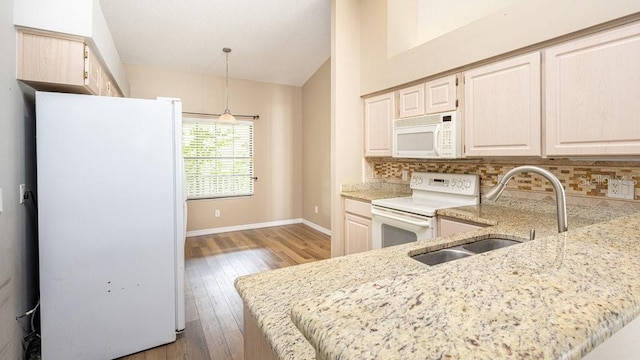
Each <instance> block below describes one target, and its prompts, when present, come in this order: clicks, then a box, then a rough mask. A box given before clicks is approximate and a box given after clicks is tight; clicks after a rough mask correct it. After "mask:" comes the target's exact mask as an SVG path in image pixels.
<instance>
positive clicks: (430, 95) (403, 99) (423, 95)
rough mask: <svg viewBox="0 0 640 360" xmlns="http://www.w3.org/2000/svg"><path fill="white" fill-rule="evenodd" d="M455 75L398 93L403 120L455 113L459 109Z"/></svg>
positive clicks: (399, 108)
mask: <svg viewBox="0 0 640 360" xmlns="http://www.w3.org/2000/svg"><path fill="white" fill-rule="evenodd" d="M456 88H457V81H456V76H455V75H450V76H446V77H443V78H439V79H436V80H432V81H428V82H426V83H424V84H420V85H415V86H411V87H408V88H404V89H401V90H399V91H398V94H399V97H400V99H399V104H398V111H399V113H400V117H401V118H406V117H411V116H419V115H425V114H435V113H440V112H445V111H453V110H455V109H456V108H457V107H458V102H457V96H456Z"/></svg>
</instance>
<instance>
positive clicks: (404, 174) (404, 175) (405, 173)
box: [402, 170, 408, 180]
mask: <svg viewBox="0 0 640 360" xmlns="http://www.w3.org/2000/svg"><path fill="white" fill-rule="evenodd" d="M407 175H408V172H407V170H402V180H407Z"/></svg>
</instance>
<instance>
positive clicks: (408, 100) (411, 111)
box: [398, 84, 425, 118]
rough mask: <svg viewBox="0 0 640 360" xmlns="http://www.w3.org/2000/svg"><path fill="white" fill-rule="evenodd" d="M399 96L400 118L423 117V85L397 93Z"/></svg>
mask: <svg viewBox="0 0 640 360" xmlns="http://www.w3.org/2000/svg"><path fill="white" fill-rule="evenodd" d="M398 93H399V94H400V100H399V102H400V117H401V118H405V117H411V116H418V115H424V100H425V99H424V84H420V85H416V86H412V87H409V88H406V89H402V90H400V91H398Z"/></svg>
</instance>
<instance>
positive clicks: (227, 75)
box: [222, 48, 231, 113]
mask: <svg viewBox="0 0 640 360" xmlns="http://www.w3.org/2000/svg"><path fill="white" fill-rule="evenodd" d="M222 51H224V52H225V54H226V56H227V71H226V76H225V85H224V95H225V97H226V99H227V103H226V106H225V109H224V112H225V113H231V111H230V110H229V53H230V52H231V49H230V48H224V49H222Z"/></svg>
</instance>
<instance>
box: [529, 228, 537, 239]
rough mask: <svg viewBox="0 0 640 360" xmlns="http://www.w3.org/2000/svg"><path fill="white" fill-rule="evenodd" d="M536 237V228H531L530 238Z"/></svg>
mask: <svg viewBox="0 0 640 360" xmlns="http://www.w3.org/2000/svg"><path fill="white" fill-rule="evenodd" d="M535 238H536V229H531V230H530V231H529V240H533V239H535Z"/></svg>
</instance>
